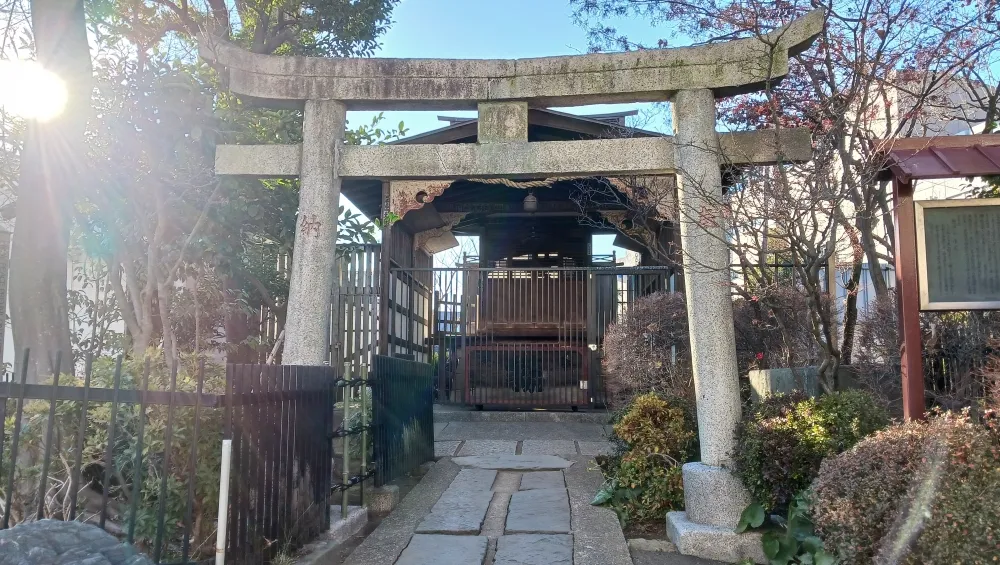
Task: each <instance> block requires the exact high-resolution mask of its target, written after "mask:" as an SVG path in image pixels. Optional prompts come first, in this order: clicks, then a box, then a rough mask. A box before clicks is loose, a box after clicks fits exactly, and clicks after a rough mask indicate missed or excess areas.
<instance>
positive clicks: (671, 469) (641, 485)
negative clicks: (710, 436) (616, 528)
mask: <svg viewBox="0 0 1000 565" xmlns="http://www.w3.org/2000/svg"><path fill="white" fill-rule="evenodd" d="M613 429H614V438H616V440H617V441H618V442H619V445H620V446H621V447H620V451H619V452H618V453H616V454H615V455H613V456H611V457H607V458H602V459H601V460H600V462H601V463H602V468H603V470H604V473H605V478H606V481H605V484H604V486H603V487H602V488H601V491H599V492H598V494H597V496H596V497H595V499H594V503H595V504H610V505H611V506H612V507H613V508H614V509H615V511H616V512H617V513H618V517H619V519H620V520H621V522H622V523H623V524H626V523H629V522H633V521H635V522H646V521H651V520H655V521H661V520H663V516H664V514H665V513H666V512H667V511H668V510H679V509H682V508H683V507H684V487H683V483H682V480H681V465H683V464H684V463H686V462H688V461H691V460H692V459H693V458H694V457H695V456H696V454H697V451H698V441H697V438H698V434H697V424H696V419H695V416H694V410H693V408H692V407H691V405H690V403H689V402H687V401H686V400H683V399H677V398H670V397H668V398H663V397H660V396H657V395H656V394H653V393H648V394H644V395H640V396H638V397H636V398H635V400H633V402H632V404H631V405H630V406H629V408H628V409H627V410H626V411H625V412H624V414H623V415H622V416H621V418H620V419H619V420H618V421H617V423H615V425H614V428H613Z"/></svg>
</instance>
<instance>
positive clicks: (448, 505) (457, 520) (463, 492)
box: [416, 469, 497, 535]
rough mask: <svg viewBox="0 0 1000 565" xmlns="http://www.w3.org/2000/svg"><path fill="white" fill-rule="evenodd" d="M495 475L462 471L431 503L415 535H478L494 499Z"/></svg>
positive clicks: (485, 471) (490, 472) (485, 470)
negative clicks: (438, 497)
mask: <svg viewBox="0 0 1000 565" xmlns="http://www.w3.org/2000/svg"><path fill="white" fill-rule="evenodd" d="M496 476H497V472H496V471H494V470H487V469H462V470H461V471H459V473H458V476H456V477H455V480H453V481H452V482H451V484H450V485H448V488H447V489H446V490H445V491H444V494H442V495H441V498H440V499H439V500H438V501H437V502H436V503H434V506H433V507H432V508H431V511H430V513H429V514H428V515H427V516H426V517H424V519H423V520H422V521H421V522H420V524H418V525H417V529H416V531H417V533H424V534H442V533H444V534H455V535H469V534H478V533H479V530H480V529H481V528H482V527H483V520H484V519H485V518H486V511H487V510H489V507H490V501H491V500H493V491H492V490H491V489H492V487H493V481H494V480H496Z"/></svg>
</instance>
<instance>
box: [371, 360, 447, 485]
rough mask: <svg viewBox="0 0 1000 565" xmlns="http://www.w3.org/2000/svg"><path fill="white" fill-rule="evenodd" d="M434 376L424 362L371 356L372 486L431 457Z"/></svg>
mask: <svg viewBox="0 0 1000 565" xmlns="http://www.w3.org/2000/svg"><path fill="white" fill-rule="evenodd" d="M434 374H435V371H434V367H433V366H432V365H430V364H427V363H420V362H417V361H409V360H406V359H400V358H398V357H395V358H394V357H384V356H381V355H377V356H375V360H374V370H373V372H372V377H371V379H370V381H369V382H370V383H371V387H372V412H373V414H372V418H373V421H372V424H373V428H374V445H373V448H374V455H375V461H374V463H375V484H376V485H378V486H381V485H384V484H385V483H387V482H390V481H392V480H394V479H397V478H399V477H401V476H402V475H405V474H407V473H409V472H410V471H412V470H414V469H415V468H416V467H418V466H419V465H420V464H422V463H424V462H425V461H430V460H431V459H433V458H434V410H433V406H434Z"/></svg>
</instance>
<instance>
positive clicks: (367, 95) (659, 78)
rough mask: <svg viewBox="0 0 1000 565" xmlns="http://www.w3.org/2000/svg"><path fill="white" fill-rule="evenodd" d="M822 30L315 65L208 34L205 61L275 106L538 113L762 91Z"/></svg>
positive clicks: (809, 20)
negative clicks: (523, 106) (520, 55)
mask: <svg viewBox="0 0 1000 565" xmlns="http://www.w3.org/2000/svg"><path fill="white" fill-rule="evenodd" d="M822 26H823V12H822V10H815V11H813V12H810V13H809V14H807V15H806V16H804V17H802V18H800V19H797V20H795V21H793V22H791V23H790V24H788V25H787V26H784V27H782V28H779V29H776V30H774V31H772V32H771V33H768V34H767V35H765V36H762V37H759V38H758V37H754V38H748V39H740V40H735V41H728V42H725V43H716V44H708V45H701V46H695V47H680V48H673V49H649V50H643V51H631V52H626V53H592V54H585V55H567V56H562V57H539V58H531V59H386V58H315V57H281V56H274V55H258V54H254V53H250V52H248V51H245V50H243V49H241V48H239V47H236V46H235V45H233V44H231V43H228V42H225V41H222V40H219V39H215V38H212V37H203V38H202V40H201V43H200V53H201V55H202V57H204V58H206V59H208V60H211V61H214V62H216V63H219V64H222V65H225V67H226V68H227V69H228V72H229V88H230V90H231V91H232V92H234V93H236V94H239V95H242V96H246V97H250V98H254V99H257V100H258V101H260V102H261V103H263V104H265V105H269V106H289V105H291V106H301V105H302V104H303V103H304V101H306V100H314V99H328V100H339V101H341V102H343V103H344V104H345V105H346V106H347V109H349V110H402V109H410V110H425V109H436V108H444V109H460V108H475V107H476V105H477V104H478V103H479V102H485V101H507V100H519V101H526V102H528V103H529V104H530V105H532V106H538V107H541V106H576V105H584V104H602V103H621V102H649V101H659V100H666V99H668V98H669V96H670V94H671V93H672V92H676V91H679V90H690V89H709V90H711V91H712V92H714V93H715V95H716V96H729V95H732V94H739V93H744V92H753V91H757V90H760V89H761V88H762V87H763V85H764V84H766V83H767V82H768V81H773V80H775V79H776V78H778V77H782V76H784V75H785V74H787V73H788V57H789V56H790V55H795V54H797V53H799V52H801V51H803V50H805V49H806V48H808V47H809V45H810V44H811V43H812V40H813V39H814V38H815V37H816V35H817V34H819V32H820V30H821V29H822Z"/></svg>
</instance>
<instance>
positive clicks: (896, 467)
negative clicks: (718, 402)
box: [810, 413, 1000, 565]
mask: <svg viewBox="0 0 1000 565" xmlns="http://www.w3.org/2000/svg"><path fill="white" fill-rule="evenodd" d="M810 499H811V506H812V508H811V512H812V517H813V521H814V523H815V524H816V530H817V533H818V534H819V535H820V536H821V537H822V538H823V541H824V543H825V544H826V547H827V548H828V549H829V550H831V551H836V552H837V553H838V554H839V556H840V558H841V560H842V563H844V564H845V565H851V564H858V565H860V564H869V563H872V562H877V563H883V562H886V563H888V562H896V563H904V564H907V565H917V564H946V563H947V564H951V563H963V564H980V563H982V564H985V563H996V562H998V561H1000V505H998V503H997V501H1000V441H998V434H997V433H996V430H995V429H991V428H989V427H987V426H983V425H980V424H977V423H974V422H972V421H971V420H970V419H969V418H968V416H967V415H965V414H962V415H958V414H952V413H945V414H942V415H939V416H936V417H934V418H932V419H931V420H930V421H929V422H908V423H905V424H899V425H895V426H893V427H891V428H889V429H887V430H884V431H882V432H879V433H877V434H875V435H874V436H872V437H870V438H866V439H864V440H863V441H861V442H860V443H858V445H856V446H855V447H854V448H853V449H851V450H850V451H847V452H845V453H842V454H840V455H838V456H837V457H834V458H832V459H830V460H828V461H825V462H824V463H823V465H822V467H821V469H820V473H819V476H818V477H817V478H816V480H815V482H814V483H813V486H812V490H811V493H810Z"/></svg>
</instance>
